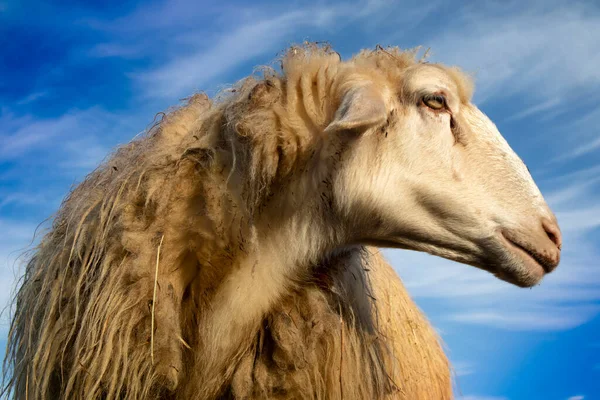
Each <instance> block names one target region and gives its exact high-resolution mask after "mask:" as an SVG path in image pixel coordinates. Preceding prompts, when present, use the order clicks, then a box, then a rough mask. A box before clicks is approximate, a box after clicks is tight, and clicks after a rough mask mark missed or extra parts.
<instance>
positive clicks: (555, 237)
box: [542, 219, 562, 250]
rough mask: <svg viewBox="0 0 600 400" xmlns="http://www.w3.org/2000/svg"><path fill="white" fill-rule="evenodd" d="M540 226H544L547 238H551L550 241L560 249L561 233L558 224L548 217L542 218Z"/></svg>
mask: <svg viewBox="0 0 600 400" xmlns="http://www.w3.org/2000/svg"><path fill="white" fill-rule="evenodd" d="M542 226H543V227H544V230H545V231H546V235H548V238H550V240H552V242H553V243H554V244H555V245H556V247H558V249H559V250H560V249H561V247H562V235H561V233H560V229H559V227H558V224H557V223H556V222H554V221H551V220H549V219H543V220H542Z"/></svg>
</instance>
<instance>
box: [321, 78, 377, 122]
mask: <svg viewBox="0 0 600 400" xmlns="http://www.w3.org/2000/svg"><path fill="white" fill-rule="evenodd" d="M386 119H387V111H386V107H385V101H384V100H383V96H382V95H381V92H380V90H378V89H377V88H376V87H374V86H373V85H363V86H359V87H355V88H352V89H350V90H348V92H346V95H345V96H344V98H343V99H342V104H340V106H339V108H338V109H337V111H336V113H335V117H334V118H333V121H331V123H330V124H329V125H328V126H327V128H325V132H327V133H329V132H340V131H345V130H353V131H364V130H366V129H368V128H371V127H373V126H376V125H379V124H383V123H384V122H385V121H386Z"/></svg>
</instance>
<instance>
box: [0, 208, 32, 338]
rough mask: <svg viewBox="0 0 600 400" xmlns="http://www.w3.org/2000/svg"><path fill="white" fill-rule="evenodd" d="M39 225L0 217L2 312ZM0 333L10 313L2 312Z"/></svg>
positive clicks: (3, 332) (0, 304)
mask: <svg viewBox="0 0 600 400" xmlns="http://www.w3.org/2000/svg"><path fill="white" fill-rule="evenodd" d="M36 227H37V225H35V224H33V223H28V222H26V221H22V220H18V221H17V220H7V219H1V218H0V232H2V235H0V312H2V311H5V309H4V307H5V306H6V305H8V304H9V303H8V302H9V301H10V298H11V294H12V293H13V291H14V289H15V286H14V285H15V283H16V280H17V277H18V276H20V275H21V273H22V271H21V270H20V264H19V261H20V260H19V257H20V256H21V254H22V253H23V251H25V250H26V249H27V248H28V247H29V246H30V245H31V244H32V243H33V239H34V232H35V230H36ZM0 317H1V318H0V335H1V336H2V337H4V336H5V335H6V332H7V330H8V314H7V313H6V312H2V313H1V314H0Z"/></svg>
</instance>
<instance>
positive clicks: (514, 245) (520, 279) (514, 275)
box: [493, 231, 554, 287]
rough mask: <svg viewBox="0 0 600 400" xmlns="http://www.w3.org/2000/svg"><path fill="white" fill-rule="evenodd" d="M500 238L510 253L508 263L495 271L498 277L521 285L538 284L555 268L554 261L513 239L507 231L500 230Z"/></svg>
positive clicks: (506, 258)
mask: <svg viewBox="0 0 600 400" xmlns="http://www.w3.org/2000/svg"><path fill="white" fill-rule="evenodd" d="M499 236H500V240H501V241H502V243H503V245H504V246H503V247H504V250H505V251H506V252H507V253H508V254H507V256H506V257H504V258H505V260H506V261H507V262H506V265H505V266H499V267H498V268H496V270H495V271H493V273H494V275H496V276H497V277H498V278H500V279H502V280H505V281H507V282H510V283H512V284H515V285H517V286H521V287H531V286H534V285H535V284H537V283H538V282H539V281H540V280H541V279H542V278H543V277H544V275H545V274H547V273H549V272H550V271H552V270H553V269H554V266H553V265H552V263H551V262H550V261H549V260H547V259H546V258H544V257H543V256H542V255H540V254H539V253H538V252H536V251H535V250H532V249H531V247H529V246H526V245H524V244H522V242H520V241H517V240H515V239H513V237H512V236H511V235H510V234H509V233H507V232H504V231H503V232H500V235H499Z"/></svg>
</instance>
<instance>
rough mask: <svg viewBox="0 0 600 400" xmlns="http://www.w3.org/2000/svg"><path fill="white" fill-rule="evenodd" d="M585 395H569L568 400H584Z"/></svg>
mask: <svg viewBox="0 0 600 400" xmlns="http://www.w3.org/2000/svg"><path fill="white" fill-rule="evenodd" d="M584 398H585V397H584V396H581V395H578V396H571V397H569V398H568V399H567V400H583V399H584Z"/></svg>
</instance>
